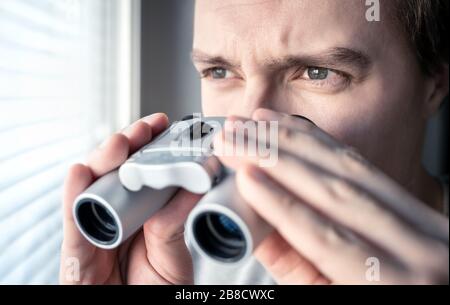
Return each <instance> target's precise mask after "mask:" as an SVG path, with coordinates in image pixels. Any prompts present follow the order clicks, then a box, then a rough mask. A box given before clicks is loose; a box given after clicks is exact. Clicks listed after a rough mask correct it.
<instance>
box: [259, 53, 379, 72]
mask: <svg viewBox="0 0 450 305" xmlns="http://www.w3.org/2000/svg"><path fill="white" fill-rule="evenodd" d="M371 65H372V60H371V59H370V57H369V56H368V55H366V54H365V53H364V52H362V51H358V50H354V49H349V48H332V49H330V50H327V51H325V52H322V53H319V54H312V55H307V54H305V55H295V56H286V57H284V58H281V59H275V60H271V61H270V62H269V63H268V66H269V67H270V68H271V69H276V70H278V69H286V68H291V67H323V68H339V67H350V68H353V69H357V70H359V71H367V70H368V69H369V68H370V66H371Z"/></svg>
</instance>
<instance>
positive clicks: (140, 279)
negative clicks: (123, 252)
mask: <svg viewBox="0 0 450 305" xmlns="http://www.w3.org/2000/svg"><path fill="white" fill-rule="evenodd" d="M124 269H125V270H124V272H125V275H126V276H125V277H126V281H127V284H130V285H142V284H147V285H151V284H158V285H168V284H172V283H171V282H170V281H168V280H166V279H165V278H164V277H163V276H161V275H160V274H159V273H158V272H157V271H156V270H155V268H153V266H152V265H151V264H150V263H149V261H148V258H147V247H146V245H145V238H144V233H143V232H140V233H139V234H138V235H137V236H136V238H135V239H134V240H133V242H132V244H131V246H130V249H129V255H128V262H127V263H126V265H125V268H124Z"/></svg>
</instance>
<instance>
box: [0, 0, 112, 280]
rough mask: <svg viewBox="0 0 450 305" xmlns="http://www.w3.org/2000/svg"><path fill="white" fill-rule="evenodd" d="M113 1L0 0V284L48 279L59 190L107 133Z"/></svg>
mask: <svg viewBox="0 0 450 305" xmlns="http://www.w3.org/2000/svg"><path fill="white" fill-rule="evenodd" d="M117 3H118V1H117V0H0V283H2V284H54V283H57V281H58V268H59V254H58V253H59V249H60V245H61V241H62V223H61V222H62V219H61V197H62V196H61V186H62V183H63V180H64V176H65V174H66V172H67V168H68V166H69V165H70V164H72V163H74V162H78V161H83V160H84V156H85V155H86V153H87V152H88V151H89V150H90V149H92V147H93V146H94V145H95V144H96V143H98V142H99V141H100V139H102V138H104V137H105V136H106V135H107V134H108V133H110V132H111V131H112V129H114V128H115V127H116V126H114V118H115V113H114V112H115V111H116V110H115V109H117V107H115V106H114V103H113V102H114V92H116V90H115V89H116V88H115V87H116V86H117V85H118V84H117V82H115V81H114V80H115V78H114V75H115V73H116V72H117V68H116V65H117V64H116V62H115V61H114V56H115V55H116V54H115V53H114V47H113V46H114V45H115V44H116V43H117V42H118V41H117V40H118V39H120V38H119V37H118V35H117V34H116V32H118V31H117V24H116V21H117V20H116V19H115V18H116V17H115V16H117V15H116V14H114V12H117V8H116V7H117V5H118V4H117Z"/></svg>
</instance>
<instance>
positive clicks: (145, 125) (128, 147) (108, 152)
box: [87, 113, 168, 177]
mask: <svg viewBox="0 0 450 305" xmlns="http://www.w3.org/2000/svg"><path fill="white" fill-rule="evenodd" d="M167 124H168V119H167V116H166V115H165V114H163V113H156V114H153V115H150V116H148V117H145V118H142V119H141V120H139V121H137V122H135V123H134V124H132V125H131V126H129V127H128V128H126V129H125V130H123V131H122V132H121V133H117V134H114V135H113V136H111V137H110V138H108V139H107V140H106V141H105V142H104V143H102V145H100V147H98V148H97V149H96V150H94V152H93V153H91V155H90V156H89V157H88V159H87V165H88V166H89V167H90V168H91V170H92V172H93V174H94V176H95V177H100V176H103V175H105V174H106V173H108V172H110V171H112V170H113V169H115V168H117V167H118V166H119V165H121V164H122V163H124V162H125V161H126V159H127V158H128V156H129V154H130V153H132V152H134V151H136V150H137V149H139V148H140V147H141V146H143V145H145V144H147V143H148V142H150V140H151V138H152V135H157V134H158V133H160V132H161V131H162V130H164V129H165V128H167Z"/></svg>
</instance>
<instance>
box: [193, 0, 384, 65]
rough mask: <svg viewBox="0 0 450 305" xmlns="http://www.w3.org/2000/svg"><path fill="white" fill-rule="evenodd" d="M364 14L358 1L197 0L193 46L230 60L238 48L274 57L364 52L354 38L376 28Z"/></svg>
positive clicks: (239, 50)
mask: <svg viewBox="0 0 450 305" xmlns="http://www.w3.org/2000/svg"><path fill="white" fill-rule="evenodd" d="M366 10H367V6H366V5H365V1H363V0H278V1H277V0H265V1H262V0H230V1H228V0H227V1H220V0H197V3H196V17H195V36H194V48H198V49H201V50H204V51H207V52H208V53H217V54H224V53H227V54H229V55H230V56H233V55H235V56H236V57H239V56H240V55H242V54H237V53H239V52H243V51H244V49H247V51H249V52H253V53H254V52H256V53H258V52H259V53H261V54H262V53H264V54H265V55H264V56H267V55H269V56H274V57H277V56H279V55H286V53H292V52H293V51H294V50H300V49H302V50H306V51H311V52H317V51H322V50H326V49H329V48H333V47H349V46H353V47H355V48H359V49H365V47H367V45H366V42H360V43H359V44H360V45H357V42H358V39H359V40H360V41H361V39H360V38H362V37H364V36H370V35H371V34H370V33H369V32H371V31H373V28H374V27H377V26H378V27H379V26H380V25H370V24H368V22H367V20H366V19H365V12H366ZM268 53H272V54H268ZM282 53H285V54H282ZM253 55H254V56H258V54H253Z"/></svg>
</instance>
